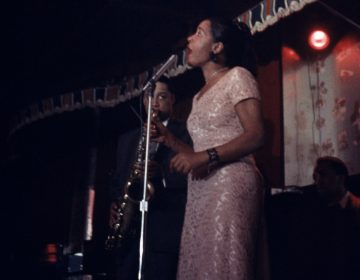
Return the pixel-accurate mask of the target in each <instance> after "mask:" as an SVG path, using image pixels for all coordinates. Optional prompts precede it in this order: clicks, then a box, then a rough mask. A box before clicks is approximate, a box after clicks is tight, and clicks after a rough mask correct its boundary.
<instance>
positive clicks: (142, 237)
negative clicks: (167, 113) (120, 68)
mask: <svg viewBox="0 0 360 280" xmlns="http://www.w3.org/2000/svg"><path fill="white" fill-rule="evenodd" d="M154 84H155V83H151V85H150V86H149V87H148V88H147V89H146V90H145V92H144V94H147V97H148V104H147V121H146V123H147V126H146V145H145V167H144V185H143V197H142V200H141V202H140V212H141V230H140V246H139V271H138V279H139V280H142V279H143V265H144V264H143V262H144V251H145V245H146V222H147V212H148V201H147V200H146V192H147V184H148V162H149V147H150V124H151V115H152V108H151V103H152V98H153V91H154Z"/></svg>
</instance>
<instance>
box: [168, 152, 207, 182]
mask: <svg viewBox="0 0 360 280" xmlns="http://www.w3.org/2000/svg"><path fill="white" fill-rule="evenodd" d="M207 161H208V156H207V154H206V153H205V152H198V153H195V152H183V153H178V154H177V155H176V156H174V157H173V158H172V159H171V161H170V170H171V171H176V172H179V173H183V174H189V173H190V172H192V171H194V173H193V175H195V176H196V178H200V177H201V175H202V174H203V173H204V172H201V170H204V169H203V168H205V167H206V164H207Z"/></svg>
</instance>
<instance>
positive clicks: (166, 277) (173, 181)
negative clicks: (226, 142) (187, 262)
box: [109, 77, 191, 280]
mask: <svg viewBox="0 0 360 280" xmlns="http://www.w3.org/2000/svg"><path fill="white" fill-rule="evenodd" d="M174 103H175V96H174V94H173V90H172V84H171V80H169V79H167V78H165V77H161V78H160V79H159V81H158V82H157V83H156V85H155V89H154V95H153V99H152V104H151V106H152V109H153V111H154V112H155V113H157V121H160V122H162V123H163V125H165V126H166V127H167V129H168V130H169V131H170V132H171V133H172V134H173V135H174V136H176V137H177V138H180V139H182V140H183V141H184V142H187V143H190V141H191V140H190V136H189V134H188V132H187V130H186V126H185V124H184V123H181V122H179V121H176V120H174V119H172V118H171V115H172V112H173V105H174ZM144 105H145V108H147V97H146V96H145V97H144ZM154 127H155V126H154ZM154 127H153V128H154ZM142 131H143V128H137V129H134V130H132V131H129V132H127V133H124V134H122V135H121V136H120V137H119V141H118V153H117V166H116V171H115V173H114V182H113V183H112V185H111V197H112V199H113V201H112V203H111V207H110V221H109V224H110V226H112V225H113V223H114V221H115V220H116V219H117V218H118V212H117V209H118V207H119V201H118V199H119V198H120V201H121V199H122V198H123V196H124V186H125V185H126V182H127V181H128V180H129V177H130V173H131V172H132V168H133V167H134V163H135V160H136V159H135V157H136V153H137V147H138V143H139V141H140V137H141V135H142ZM149 153H150V156H149V158H150V162H149V169H148V170H149V171H148V174H149V178H148V180H149V181H150V182H151V183H152V184H153V185H154V189H155V192H154V195H153V196H152V197H151V198H150V201H149V209H148V214H147V219H146V220H147V227H146V237H145V244H146V246H145V253H144V265H143V272H144V278H145V279H147V280H148V279H150V280H151V279H157V280H161V279H163V280H171V279H175V278H176V268H177V261H178V253H179V244H180V236H181V229H182V224H183V218H184V211H185V204H186V187H187V179H186V177H185V176H183V175H181V174H178V173H172V172H170V170H169V163H170V160H171V158H172V157H173V156H174V155H175V152H174V151H172V150H171V149H170V148H169V147H167V146H166V145H164V144H162V143H158V142H155V141H152V142H151V145H150V150H149ZM140 165H141V164H140ZM138 167H139V169H141V166H138ZM138 209H139V208H138V205H136V211H137V212H136V217H137V218H136V219H135V224H133V225H132V230H133V229H134V227H135V235H133V236H129V237H126V238H125V240H123V245H122V246H121V247H120V248H119V249H118V252H117V256H116V258H117V263H116V268H115V269H116V279H129V280H132V279H137V272H138V268H139V238H140V236H139V229H140V227H139V222H140V211H139V210H138Z"/></svg>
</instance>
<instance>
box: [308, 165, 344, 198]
mask: <svg viewBox="0 0 360 280" xmlns="http://www.w3.org/2000/svg"><path fill="white" fill-rule="evenodd" d="M313 178H314V181H315V184H316V187H317V189H318V191H319V194H320V195H321V196H324V197H329V196H336V195H337V194H338V193H341V192H342V191H343V181H342V179H343V178H342V176H339V175H336V174H335V172H334V170H332V168H331V167H330V166H329V164H327V163H324V162H323V163H318V164H317V166H316V167H315V170H314V174H313Z"/></svg>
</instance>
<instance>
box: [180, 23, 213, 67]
mask: <svg viewBox="0 0 360 280" xmlns="http://www.w3.org/2000/svg"><path fill="white" fill-rule="evenodd" d="M187 40H188V44H187V49H186V59H187V63H188V64H189V65H191V66H193V67H198V66H200V67H201V66H202V65H204V64H205V63H207V62H209V61H210V52H211V51H212V47H213V43H214V39H213V36H212V33H211V22H210V21H209V20H204V21H202V22H200V24H199V25H198V27H197V29H196V31H195V33H194V34H192V35H190V36H189V37H188V39H187Z"/></svg>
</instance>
